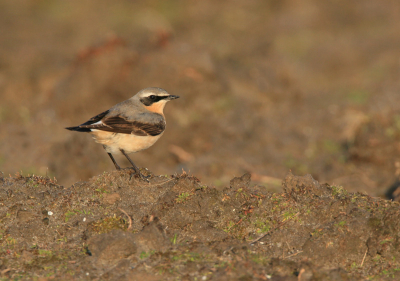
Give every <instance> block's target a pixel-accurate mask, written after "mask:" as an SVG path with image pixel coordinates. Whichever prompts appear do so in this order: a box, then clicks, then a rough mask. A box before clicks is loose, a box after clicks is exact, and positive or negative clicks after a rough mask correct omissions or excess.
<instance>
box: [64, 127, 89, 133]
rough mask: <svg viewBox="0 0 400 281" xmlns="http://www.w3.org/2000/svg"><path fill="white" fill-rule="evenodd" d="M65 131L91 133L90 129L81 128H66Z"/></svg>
mask: <svg viewBox="0 0 400 281" xmlns="http://www.w3.org/2000/svg"><path fill="white" fill-rule="evenodd" d="M65 129H67V130H70V131H77V132H91V130H90V129H88V128H81V127H80V126H75V127H67V128H65Z"/></svg>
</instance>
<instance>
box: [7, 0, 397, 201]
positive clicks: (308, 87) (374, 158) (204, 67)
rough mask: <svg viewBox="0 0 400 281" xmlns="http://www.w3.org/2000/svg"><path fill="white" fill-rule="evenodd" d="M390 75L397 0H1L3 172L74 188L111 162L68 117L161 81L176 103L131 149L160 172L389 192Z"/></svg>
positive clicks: (392, 174)
mask: <svg viewBox="0 0 400 281" xmlns="http://www.w3.org/2000/svg"><path fill="white" fill-rule="evenodd" d="M399 78H400V2H399V1H395V0H393V1H390V0H387V1H384V2H382V1H379V0H356V1H345V0H339V1H320V0H305V1H295V0H270V1H266V0H247V1H233V0H232V1H211V0H202V1H187V0H185V1H176V0H175V1H170V0H162V1H161V0H160V1H127V0H125V1H123V0H116V1H103V0H79V1H78V0H74V1H72V0H69V1H61V0H58V1H56V0H43V1H40V0H30V1H28V0H25V1H22V0H20V1H6V0H3V1H0V98H1V102H0V144H1V146H0V147H1V148H0V171H2V172H4V174H6V175H8V174H15V173H16V172H20V171H22V173H23V174H28V173H29V174H32V173H34V174H39V175H46V174H47V175H49V176H52V177H53V176H55V177H56V178H57V179H58V182H59V183H60V184H65V185H69V184H71V183H73V182H75V181H78V180H87V179H88V178H89V177H91V176H93V175H97V174H100V173H102V172H103V171H109V170H113V169H114V166H113V164H112V162H111V161H110V159H109V158H108V156H107V154H106V153H105V152H104V150H103V148H102V147H101V146H100V145H98V144H96V143H94V142H93V141H92V140H91V137H90V136H89V135H88V134H78V133H74V132H69V131H67V130H65V129H64V127H66V126H72V125H78V124H80V123H82V122H84V121H86V120H87V119H88V118H90V117H92V116H94V115H96V114H98V113H100V112H102V111H104V110H106V109H108V108H109V107H110V106H112V105H114V104H115V103H117V102H120V101H123V100H125V99H128V98H129V97H131V96H132V95H134V94H135V93H136V92H137V91H139V90H140V89H142V88H146V87H150V86H157V87H162V88H164V89H166V90H167V91H169V92H170V93H171V94H175V95H180V96H181V99H179V100H176V101H174V102H171V103H169V104H168V105H167V107H166V110H165V114H166V117H167V120H168V126H167V131H166V133H165V134H164V136H163V137H162V138H161V139H160V140H159V142H158V143H156V145H155V146H153V147H152V148H150V149H148V150H146V151H143V152H140V153H137V154H134V155H132V159H133V160H134V161H135V163H137V164H138V165H139V166H141V167H147V168H149V169H150V170H151V171H152V172H154V173H155V174H167V173H168V174H172V173H174V172H180V171H181V170H182V168H183V169H185V170H186V171H190V173H192V174H194V175H196V176H197V177H199V178H200V179H201V180H202V181H203V182H205V183H209V184H214V185H216V186H218V185H224V184H226V183H227V182H228V180H229V179H230V178H232V177H233V176H237V175H241V174H243V173H244V172H246V171H249V172H251V173H253V180H254V181H256V182H257V181H258V182H260V183H262V184H264V185H266V186H267V187H268V188H271V189H279V188H280V187H279V180H278V181H276V180H275V179H281V178H283V177H284V176H285V174H286V173H287V172H288V171H289V170H290V169H291V170H292V171H293V173H295V174H299V175H303V174H307V173H311V174H312V175H313V176H314V177H315V178H316V179H318V180H320V181H323V182H324V181H326V182H329V183H331V184H336V185H343V186H344V187H345V188H347V189H349V190H351V191H366V192H368V193H369V194H371V195H383V194H384V193H385V191H386V189H387V188H388V187H389V186H390V185H391V184H392V183H393V182H394V181H395V180H396V177H397V176H398V171H396V167H397V170H398V168H399V167H400V164H399V163H397V161H398V160H399V159H400V102H399V100H400V94H399V91H400V79H399ZM118 160H119V161H122V158H119V159H118ZM396 163H397V164H396ZM124 165H128V163H127V162H125V163H124ZM396 165H397V166H396Z"/></svg>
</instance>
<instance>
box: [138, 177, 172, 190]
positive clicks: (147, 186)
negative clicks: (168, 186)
mask: <svg viewBox="0 0 400 281" xmlns="http://www.w3.org/2000/svg"><path fill="white" fill-rule="evenodd" d="M173 180H174V179H169V180H166V181H164V182H161V183H157V184H152V185H143V186H139V187H146V188H149V187H153V186H158V185H162V184H164V183H167V182H170V181H173Z"/></svg>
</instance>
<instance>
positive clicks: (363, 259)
mask: <svg viewBox="0 0 400 281" xmlns="http://www.w3.org/2000/svg"><path fill="white" fill-rule="evenodd" d="M367 252H368V247H367V249H366V250H365V254H364V257H363V259H362V262H361V264H360V267H362V266H363V264H364V261H365V257H366V256H367Z"/></svg>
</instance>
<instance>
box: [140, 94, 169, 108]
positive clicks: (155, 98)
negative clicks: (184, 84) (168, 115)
mask: <svg viewBox="0 0 400 281" xmlns="http://www.w3.org/2000/svg"><path fill="white" fill-rule="evenodd" d="M165 98H168V96H156V95H150V96H147V97H145V98H141V99H140V101H141V102H142V103H143V104H144V105H145V106H149V105H152V104H153V103H155V102H158V101H160V100H162V99H165Z"/></svg>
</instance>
